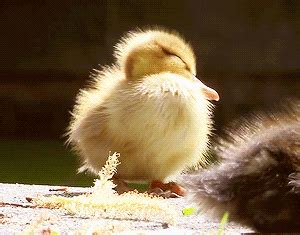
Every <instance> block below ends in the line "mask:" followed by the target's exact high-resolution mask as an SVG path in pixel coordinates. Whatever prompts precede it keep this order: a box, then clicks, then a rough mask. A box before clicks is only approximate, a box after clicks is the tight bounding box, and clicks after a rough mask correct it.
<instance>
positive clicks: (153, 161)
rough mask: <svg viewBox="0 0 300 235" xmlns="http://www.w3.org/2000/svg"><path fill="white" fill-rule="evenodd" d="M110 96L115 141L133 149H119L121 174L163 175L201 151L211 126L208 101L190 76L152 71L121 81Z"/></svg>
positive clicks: (197, 156)
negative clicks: (154, 72)
mask: <svg viewBox="0 0 300 235" xmlns="http://www.w3.org/2000/svg"><path fill="white" fill-rule="evenodd" d="M112 97H113V100H112V102H110V106H109V107H108V109H109V110H110V117H111V118H110V120H109V126H110V129H111V130H112V131H113V132H114V133H115V134H116V136H118V138H119V142H120V143H121V142H122V141H123V140H126V143H130V145H131V148H127V149H134V151H129V150H128V151H127V149H126V150H125V148H124V149H123V150H124V152H125V154H124V155H123V157H122V158H121V165H120V167H119V173H120V174H122V171H123V170H122V161H123V162H124V163H123V165H125V164H126V169H125V167H124V171H126V172H124V174H127V173H128V174H130V173H131V172H136V171H138V172H137V173H136V174H140V175H143V174H144V175H147V176H145V177H146V178H147V177H148V178H153V175H155V176H156V178H162V179H163V178H166V177H167V176H169V175H171V174H174V173H178V172H180V171H182V170H184V169H185V168H186V167H189V166H192V165H194V164H196V163H197V162H199V160H200V159H201V158H202V157H203V156H202V154H203V152H204V151H205V149H206V147H207V143H208V135H209V133H210V128H211V120H210V104H209V103H208V101H207V100H206V99H205V98H204V96H203V95H202V94H201V93H200V91H197V90H195V88H194V86H193V84H192V82H190V81H187V80H185V79H184V78H182V77H180V76H178V75H176V74H171V73H165V74H160V75H153V76H149V77H147V78H145V79H143V80H142V81H139V82H132V83H126V82H124V83H123V84H122V85H121V86H120V87H119V88H118V91H116V93H115V95H114V96H112ZM120 152H121V155H122V149H121V151H120ZM136 155H138V156H136ZM137 166H138V168H137ZM128 177H129V176H128Z"/></svg>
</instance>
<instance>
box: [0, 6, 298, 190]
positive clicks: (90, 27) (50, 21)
mask: <svg viewBox="0 0 300 235" xmlns="http://www.w3.org/2000/svg"><path fill="white" fill-rule="evenodd" d="M0 18H1V21H0V35H1V37H0V110H1V112H0V139H1V141H0V161H1V164H0V165H1V167H0V182H19V183H41V184H71V185H83V184H86V185H91V182H92V181H91V178H85V176H76V174H75V172H76V168H77V166H78V161H77V158H76V157H75V156H74V154H72V153H71V151H70V149H68V148H66V147H64V141H65V139H64V138H63V137H62V136H63V134H64V132H65V129H66V127H67V125H68V122H69V119H70V113H69V112H70V110H71V109H72V106H73V105H74V99H75V96H76V94H77V92H78V90H79V89H80V88H82V87H83V86H85V85H86V84H87V83H88V80H89V73H90V71H91V70H92V69H93V68H98V64H101V65H105V64H111V63H113V57H112V51H113V45H114V44H115V43H116V42H117V41H118V39H119V38H120V37H121V36H122V35H124V33H126V32H127V31H129V30H132V29H136V28H145V27H149V26H153V25H160V26H163V27H166V28H170V29H174V30H176V31H178V32H179V33H181V34H182V35H184V37H185V38H186V39H187V40H188V41H189V42H190V43H191V45H192V46H193V48H194V49H195V53H196V56H197V59H198V61H197V68H198V77H199V78H201V80H203V81H204V82H205V83H206V84H207V85H209V86H211V87H213V88H214V89H216V90H217V91H218V93H219V94H220V97H221V99H220V101H219V102H217V103H216V109H215V122H216V124H215V128H216V133H219V132H220V130H222V128H223V127H224V125H226V124H227V123H229V122H231V121H232V120H234V119H236V118H239V117H240V116H242V115H247V114H248V113H249V112H252V111H254V110H257V109H258V110H262V109H266V108H269V107H270V106H273V105H276V104H277V103H278V102H280V101H281V100H282V99H285V98H289V97H294V98H300V95H299V94H300V53H299V51H300V45H299V42H300V29H299V25H300V2H299V1H297V0H274V1H271V0H270V1H269V0H267V1H257V0H254V1H253V0H245V1H221V0H220V1H217V0H214V1H196V0H189V1H172V0H165V1H158V0H154V1H150V0H146V1H133V0H126V1H123V0H110V1H87V2H86V3H84V2H82V1H75V2H74V1H69V0H67V1H42V2H37V1H31V0H30V1H24V2H22V1H20V2H18V1H15V2H14V1H1V3H0ZM77 177H79V178H80V179H79V178H77Z"/></svg>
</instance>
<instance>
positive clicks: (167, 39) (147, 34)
mask: <svg viewBox="0 0 300 235" xmlns="http://www.w3.org/2000/svg"><path fill="white" fill-rule="evenodd" d="M115 48H116V50H115V57H116V59H117V64H118V65H119V67H120V68H121V70H122V71H123V72H124V73H125V76H126V79H128V80H132V81H134V80H140V79H143V77H146V76H149V75H153V74H159V73H164V72H170V73H174V74H178V75H181V77H183V78H185V79H188V80H192V81H194V82H196V83H197V84H198V85H201V86H202V88H203V90H204V93H206V94H207V98H208V99H211V100H218V99H219V96H218V93H217V92H216V91H214V90H213V89H211V88H209V87H207V86H205V85H204V84H203V83H201V82H200V81H199V80H198V79H197V78H196V77H195V76H196V58H195V54H194V52H193V50H192V48H191V46H190V45H189V44H188V43H187V42H186V41H185V40H184V39H183V38H182V37H180V36H179V35H178V33H174V32H172V33H171V32H166V31H162V30H147V31H135V32H129V33H128V34H127V35H126V36H125V37H123V38H122V39H121V41H120V42H119V43H118V44H117V45H116V47H115Z"/></svg>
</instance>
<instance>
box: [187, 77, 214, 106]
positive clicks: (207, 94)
mask: <svg viewBox="0 0 300 235" xmlns="http://www.w3.org/2000/svg"><path fill="white" fill-rule="evenodd" d="M193 80H194V81H195V83H196V84H197V86H199V88H200V90H201V92H202V93H203V94H204V96H205V97H206V99H208V100H215V101H218V100H219V99H220V97H219V94H218V92H216V91H215V90H214V89H212V88H210V87H208V86H206V85H205V84H204V83H202V82H201V81H200V80H199V79H198V78H196V77H195V76H193Z"/></svg>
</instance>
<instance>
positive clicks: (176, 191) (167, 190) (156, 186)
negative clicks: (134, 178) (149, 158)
mask: <svg viewBox="0 0 300 235" xmlns="http://www.w3.org/2000/svg"><path fill="white" fill-rule="evenodd" d="M148 193H150V194H154V195H157V196H161V197H164V198H177V197H183V196H184V195H185V190H184V189H183V188H182V187H181V186H179V185H178V184H176V183H174V182H169V183H167V184H165V183H163V182H161V181H158V180H155V181H152V182H151V184H150V187H149V190H148Z"/></svg>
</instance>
